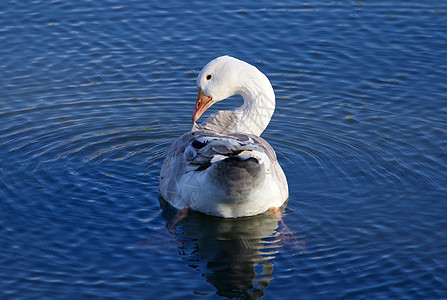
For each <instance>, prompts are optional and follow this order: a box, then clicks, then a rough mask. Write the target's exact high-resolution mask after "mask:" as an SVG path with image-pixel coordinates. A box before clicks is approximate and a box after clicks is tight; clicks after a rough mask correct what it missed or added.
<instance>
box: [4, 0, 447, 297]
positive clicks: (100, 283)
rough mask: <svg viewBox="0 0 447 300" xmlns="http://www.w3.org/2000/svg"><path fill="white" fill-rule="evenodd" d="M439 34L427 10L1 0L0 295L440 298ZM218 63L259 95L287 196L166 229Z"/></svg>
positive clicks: (444, 125)
mask: <svg viewBox="0 0 447 300" xmlns="http://www.w3.org/2000/svg"><path fill="white" fill-rule="evenodd" d="M446 21H447V5H445V4H442V3H440V2H435V1H424V3H419V2H413V1H378V2H374V3H373V4H370V3H366V2H365V3H363V2H326V1H315V2H296V1H283V2H280V3H271V2H270V1H258V2H256V3H251V2H249V1H242V2H240V4H238V5H235V4H233V3H232V2H226V1H215V2H213V3H206V4H205V3H203V2H201V1H191V2H182V1H167V2H163V3H151V2H148V1H129V2H126V3H125V4H121V3H116V2H114V1H39V0H38V1H33V2H32V3H31V2H27V1H10V2H9V3H6V2H4V3H3V2H2V3H1V4H0V43H1V44H2V45H3V46H2V47H1V49H0V70H1V73H0V74H1V76H0V85H1V90H0V230H1V231H0V232H1V233H0V244H1V245H2V246H1V250H0V266H1V267H0V290H1V295H2V298H16V297H24V298H31V297H32V298H36V297H37V298H67V297H68V298H85V297H95V298H103V297H108V298H149V297H153V298H156V299H163V298H165V299H172V298H180V297H186V298H188V299H190V298H209V299H215V298H216V297H221V298H260V297H264V298H265V299H293V298H297V297H298V298H304V299H305V298H309V299H315V298H419V299H427V298H446V297H447V275H446V274H447V269H446V265H447V250H446V249H447V240H446V228H447V220H446V218H445V211H446V210H447V199H446V190H447V187H446V186H447V154H446V153H447V102H446V101H447V81H446V78H447V52H446V50H445V49H447V22H446ZM224 54H228V55H232V56H235V57H237V58H240V59H242V60H245V61H247V62H249V63H251V64H254V65H256V66H257V67H258V68H259V69H260V70H261V71H262V72H264V73H265V74H266V75H267V76H268V77H269V78H270V80H271V82H272V84H273V86H274V89H275V93H276V96H277V110H276V112H275V114H274V117H273V119H272V121H271V123H270V125H269V126H268V128H267V130H266V131H265V132H264V133H263V135H262V136H263V137H264V138H265V139H266V140H268V141H269V142H270V143H271V144H272V146H273V147H274V148H275V149H276V151H277V155H278V159H279V161H280V163H281V165H282V167H283V169H284V171H285V173H286V176H287V178H288V181H289V188H290V198H289V201H288V203H287V206H286V207H285V208H284V215H283V220H280V219H278V218H277V216H275V215H272V214H269V213H266V214H263V215H260V216H255V217H251V218H243V219H236V220H225V219H219V218H213V217H208V216H204V215H201V214H198V213H192V214H191V215H190V216H188V218H186V219H184V220H182V221H181V222H179V223H178V224H177V226H175V227H174V228H173V229H172V230H168V228H167V227H168V226H169V222H170V220H171V219H172V217H173V216H174V214H175V212H174V211H172V209H170V208H169V207H168V206H167V205H166V203H164V202H163V200H161V199H159V193H158V174H159V170H160V168H161V164H162V162H163V159H164V155H165V153H166V151H167V149H168V147H169V145H170V144H171V143H172V141H174V139H175V138H176V137H178V136H179V135H181V134H182V133H184V132H185V131H187V130H189V129H190V127H191V121H190V116H191V114H192V110H193V105H194V101H195V98H196V89H195V78H196V76H197V74H198V72H199V71H200V69H201V68H202V67H203V66H204V65H205V64H206V63H207V62H208V61H209V60H211V59H213V58H215V57H217V56H220V55H224ZM240 104H241V98H240V97H234V98H232V99H230V100H227V101H225V102H224V103H220V104H219V105H216V106H213V108H212V109H211V111H215V110H216V109H229V108H232V107H235V106H237V105H240Z"/></svg>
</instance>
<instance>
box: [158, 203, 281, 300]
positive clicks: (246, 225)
mask: <svg viewBox="0 0 447 300" xmlns="http://www.w3.org/2000/svg"><path fill="white" fill-rule="evenodd" d="M160 205H161V207H162V208H163V218H164V219H165V220H166V221H167V222H170V221H171V220H172V219H173V218H174V216H175V213H176V211H175V210H174V209H173V208H172V207H171V206H169V204H167V203H166V202H165V201H164V200H163V199H160ZM278 224H281V226H279V225H278ZM281 227H282V222H280V217H279V214H276V215H275V214H273V213H270V212H267V213H264V214H262V215H258V216H254V217H246V218H237V219H224V218H218V217H213V216H207V215H204V214H201V213H196V212H190V214H189V215H188V217H187V218H185V219H183V220H182V221H180V222H179V224H178V226H177V227H176V228H175V230H174V234H175V236H176V239H177V240H178V241H179V242H180V243H181V245H180V246H179V250H180V251H179V252H180V255H182V257H183V259H185V260H187V261H189V262H191V264H189V265H190V266H191V267H193V268H198V267H199V266H198V265H197V263H198V262H205V263H206V270H204V271H203V276H204V277H205V278H206V280H207V281H208V282H210V283H211V284H212V285H214V286H215V287H216V288H217V294H219V295H222V296H225V297H229V298H234V297H236V298H242V299H247V298H248V299H257V298H260V297H262V296H263V295H264V289H265V288H266V287H267V286H268V285H269V282H270V280H272V279H273V275H272V273H273V263H272V259H273V258H274V257H275V255H276V253H278V251H277V249H278V247H280V246H281V243H282V241H281V239H282V237H284V235H282V234H281V232H280V231H281V229H282V228H281Z"/></svg>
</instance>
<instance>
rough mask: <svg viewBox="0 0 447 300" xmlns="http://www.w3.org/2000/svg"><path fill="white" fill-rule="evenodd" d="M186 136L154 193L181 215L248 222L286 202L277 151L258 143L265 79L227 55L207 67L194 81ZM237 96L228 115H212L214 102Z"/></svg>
mask: <svg viewBox="0 0 447 300" xmlns="http://www.w3.org/2000/svg"><path fill="white" fill-rule="evenodd" d="M197 87H198V96H197V101H196V104H195V109H194V113H193V115H192V121H193V127H192V129H191V131H189V132H187V133H185V134H184V135H182V136H180V137H179V138H177V140H175V141H174V142H173V144H172V145H171V147H170V148H169V150H168V152H167V153H166V157H165V160H164V162H163V165H162V168H161V170H160V181H159V183H160V185H159V188H160V194H161V196H162V198H163V199H164V200H166V201H167V202H168V203H169V204H170V205H171V206H173V207H174V208H176V209H178V210H179V211H182V212H183V214H186V213H187V212H188V210H189V209H191V210H194V211H198V212H201V213H204V214H208V215H213V216H217V217H224V218H238V217H247V216H253V215H257V214H261V213H264V212H266V211H268V210H271V211H274V212H278V208H279V207H280V206H281V205H282V204H284V202H285V201H286V200H287V199H288V197H289V190H288V185H287V179H286V176H285V174H284V172H283V170H282V168H281V166H280V165H279V163H278V161H277V158H276V154H275V151H274V150H273V148H272V147H271V146H270V144H269V143H268V142H267V141H266V140H264V139H263V138H261V137H260V134H261V133H262V132H263V131H264V129H265V128H266V127H267V125H268V124H269V122H270V119H271V117H272V115H273V112H274V110H275V94H274V91H273V87H272V85H271V83H270V81H269V80H268V78H267V77H266V76H265V75H264V74H263V73H262V72H260V71H259V70H258V69H257V68H256V67H254V66H253V65H250V64H248V63H246V62H244V61H241V60H239V59H236V58H233V57H230V56H221V57H218V58H215V59H213V60H212V61H210V62H209V63H208V64H207V65H206V66H205V67H204V68H203V69H202V71H201V72H200V73H199V75H198V78H197ZM233 95H241V96H242V98H243V99H244V103H243V105H242V106H241V107H239V108H236V109H234V110H223V111H218V112H217V113H214V114H211V115H210V116H209V117H208V118H207V119H206V121H205V122H203V123H201V124H197V123H196V121H197V120H198V119H199V117H200V116H201V115H202V114H203V113H204V112H205V111H206V110H207V109H208V108H209V107H210V106H211V105H213V104H214V103H216V102H219V101H222V100H224V99H227V98H229V97H231V96H233Z"/></svg>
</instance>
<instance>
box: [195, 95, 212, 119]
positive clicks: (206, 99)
mask: <svg viewBox="0 0 447 300" xmlns="http://www.w3.org/2000/svg"><path fill="white" fill-rule="evenodd" d="M213 103H214V101H213V98H212V97H211V96H207V95H205V94H204V93H203V92H202V90H201V89H199V93H198V94H197V101H196V106H195V108H194V113H193V114H192V121H193V122H195V121H197V120H198V119H199V118H200V116H201V115H202V114H203V113H204V112H205V111H206V110H207V109H208V108H209V107H210V106H211V105H212V104H213Z"/></svg>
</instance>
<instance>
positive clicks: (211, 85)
mask: <svg viewBox="0 0 447 300" xmlns="http://www.w3.org/2000/svg"><path fill="white" fill-rule="evenodd" d="M197 87H198V88H199V91H198V96H197V101H196V105H195V109H194V113H193V115H192V120H193V122H195V121H197V120H198V119H199V117H200V116H201V115H202V114H203V113H204V112H205V111H206V110H207V109H208V108H209V107H210V106H211V105H212V104H214V103H216V102H219V101H222V100H224V99H227V98H229V97H231V96H233V95H236V94H238V95H241V96H242V97H243V98H244V105H242V106H241V107H240V108H239V109H237V110H235V111H237V112H238V113H237V115H238V118H239V119H238V122H239V123H238V124H239V126H238V127H237V128H235V130H236V131H237V130H239V131H241V132H247V133H254V134H257V135H259V134H260V133H261V132H262V131H263V130H264V129H265V127H267V125H268V123H269V121H270V118H271V116H272V114H273V111H274V109H275V94H274V92H273V88H272V85H271V84H270V81H269V80H268V79H267V77H266V76H265V75H264V74H262V73H261V72H260V71H259V70H258V69H257V68H256V67H254V66H252V65H250V64H248V63H246V62H243V61H241V60H238V59H236V58H234V57H230V56H221V57H218V58H216V59H213V60H212V61H210V62H209V63H208V64H207V65H206V66H205V67H204V68H203V69H202V71H201V72H200V73H199V76H198V77H197ZM244 123H246V124H244ZM249 123H251V124H249ZM245 127H247V128H245ZM249 127H250V128H249ZM255 127H256V128H255Z"/></svg>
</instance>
